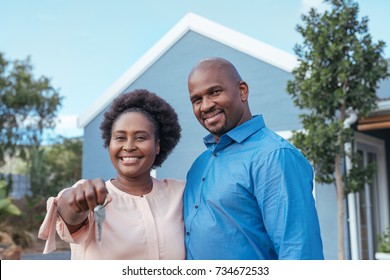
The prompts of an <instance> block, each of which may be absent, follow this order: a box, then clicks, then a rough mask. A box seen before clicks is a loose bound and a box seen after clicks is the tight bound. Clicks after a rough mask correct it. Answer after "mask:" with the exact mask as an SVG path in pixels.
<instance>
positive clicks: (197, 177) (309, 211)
mask: <svg viewBox="0 0 390 280" xmlns="http://www.w3.org/2000/svg"><path fill="white" fill-rule="evenodd" d="M204 142H205V144H206V146H207V148H208V149H207V150H206V151H205V152H204V153H202V154H201V155H200V156H199V157H198V158H197V159H196V161H195V162H194V164H193V165H192V167H191V169H190V170H189V172H188V174H187V183H186V188H185V193H184V222H185V230H186V237H185V244H186V250H187V258H188V259H237V260H238V259H323V253H322V241H321V236H320V227H319V222H318V217H317V212H316V207H315V201H314V198H313V194H312V189H313V168H312V166H311V165H310V164H309V162H308V161H307V160H306V159H305V157H303V155H302V154H301V153H300V152H299V151H298V150H297V149H296V148H295V147H294V146H292V145H291V144H290V143H288V142H287V141H285V140H284V139H283V138H281V137H280V136H278V135H277V134H276V133H274V132H273V131H271V130H270V129H268V128H267V127H266V126H265V124H264V120H263V117H262V116H261V115H259V116H256V117H254V118H253V119H251V120H249V121H247V122H245V123H243V124H241V125H240V126H238V127H236V128H234V129H232V130H231V131H229V132H228V133H226V134H224V135H222V136H221V137H220V140H219V142H218V143H216V142H215V140H214V137H213V135H211V134H209V135H208V136H206V137H205V138H204Z"/></svg>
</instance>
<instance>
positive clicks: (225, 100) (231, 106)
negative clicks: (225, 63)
mask: <svg viewBox="0 0 390 280" xmlns="http://www.w3.org/2000/svg"><path fill="white" fill-rule="evenodd" d="M188 89H189V92H190V100H191V103H192V108H193V111H194V114H195V116H196V118H197V119H198V121H199V123H200V124H201V125H202V126H203V127H204V128H206V129H207V130H208V131H209V132H210V133H212V134H214V136H216V139H217V140H218V139H219V137H220V136H221V135H223V134H225V133H226V132H228V131H229V130H231V129H233V128H235V127H236V126H238V125H239V124H241V123H242V122H244V121H245V120H244V119H243V117H244V113H245V106H246V104H245V103H246V101H247V96H248V88H247V86H246V83H245V82H243V81H239V80H238V79H237V78H236V77H234V75H231V73H229V71H228V70H227V69H224V68H223V67H222V66H218V65H214V64H211V63H210V64H208V65H203V66H202V67H200V68H199V69H197V70H195V71H194V72H193V73H192V74H191V76H190V78H189V80H188Z"/></svg>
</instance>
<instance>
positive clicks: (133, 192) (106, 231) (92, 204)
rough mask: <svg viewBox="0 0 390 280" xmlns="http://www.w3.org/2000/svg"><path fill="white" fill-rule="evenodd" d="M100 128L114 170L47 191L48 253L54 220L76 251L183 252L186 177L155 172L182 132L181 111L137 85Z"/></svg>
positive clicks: (145, 255) (155, 255)
mask: <svg viewBox="0 0 390 280" xmlns="http://www.w3.org/2000/svg"><path fill="white" fill-rule="evenodd" d="M100 128H101V130H102V138H103V140H104V146H105V147H106V148H108V150H109V154H110V159H111V162H112V164H113V166H114V167H115V169H116V171H117V175H116V177H115V178H112V179H110V180H108V181H106V182H103V181H102V180H101V179H98V178H97V179H94V180H80V181H78V182H76V184H74V186H73V187H70V188H67V189H64V190H63V191H61V192H60V193H59V195H58V196H57V197H51V198H49V199H48V202H47V204H48V205H47V209H48V213H47V215H46V217H45V220H44V222H43V224H42V226H41V228H40V232H39V237H40V238H41V239H45V240H47V241H46V247H45V250H44V253H48V252H50V251H53V250H55V245H54V244H55V234H56V230H55V228H56V224H57V233H58V235H59V236H60V237H61V238H62V239H63V240H65V241H67V242H69V243H70V246H71V258H72V259H184V257H185V250H184V235H183V233H184V228H183V216H182V195H183V189H184V182H182V181H179V180H174V179H165V180H158V179H155V178H153V177H151V175H150V172H151V169H152V168H153V167H158V166H161V164H162V163H163V162H164V161H165V159H166V158H167V157H168V155H169V154H170V153H171V152H172V150H173V149H174V147H175V146H176V145H177V143H178V141H179V139H180V136H181V128H180V125H179V122H178V118H177V115H176V112H175V111H174V109H173V108H172V107H171V106H170V105H169V104H168V103H167V102H165V101H164V100H163V99H161V98H160V97H158V96H157V95H156V94H154V93H151V92H149V91H147V90H135V91H133V92H129V93H125V94H122V95H121V96H119V97H117V98H116V99H115V100H114V101H113V103H112V105H111V107H110V108H109V110H108V111H107V112H106V113H105V115H104V120H103V122H102V124H101V127H100Z"/></svg>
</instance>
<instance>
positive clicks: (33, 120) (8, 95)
mask: <svg viewBox="0 0 390 280" xmlns="http://www.w3.org/2000/svg"><path fill="white" fill-rule="evenodd" d="M32 70H33V67H32V65H31V62H30V59H29V58H27V59H26V60H21V61H20V60H15V61H13V62H10V61H7V60H6V59H5V57H4V55H3V54H2V53H1V52H0V129H1V130H0V131H1V132H0V165H2V164H4V157H5V155H6V154H8V155H10V156H13V155H15V153H17V152H18V153H19V156H20V157H22V158H25V157H26V155H27V153H26V147H30V146H39V145H40V143H41V141H42V136H43V131H44V129H52V128H54V127H55V119H56V117H57V113H58V110H59V107H60V106H61V101H62V97H60V95H59V93H58V91H57V90H56V89H54V88H53V87H52V85H51V84H50V80H49V79H48V78H47V77H44V76H41V77H39V78H38V79H36V78H34V76H33V73H32Z"/></svg>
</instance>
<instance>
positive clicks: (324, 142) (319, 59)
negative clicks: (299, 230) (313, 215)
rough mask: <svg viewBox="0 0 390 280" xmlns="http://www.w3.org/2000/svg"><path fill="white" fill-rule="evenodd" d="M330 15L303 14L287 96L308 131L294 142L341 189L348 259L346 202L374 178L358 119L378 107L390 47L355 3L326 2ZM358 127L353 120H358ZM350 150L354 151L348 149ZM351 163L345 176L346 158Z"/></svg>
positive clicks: (321, 176) (320, 175)
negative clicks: (364, 160) (363, 155)
mask: <svg viewBox="0 0 390 280" xmlns="http://www.w3.org/2000/svg"><path fill="white" fill-rule="evenodd" d="M324 2H325V3H327V4H329V5H330V10H327V11H325V12H324V13H323V14H320V13H318V12H317V11H316V10H315V9H311V10H310V11H309V14H308V15H302V21H303V22H304V25H298V26H297V31H298V32H299V33H300V34H301V35H302V36H303V38H304V40H303V43H302V44H301V45H299V44H297V45H296V46H295V48H294V50H295V53H296V54H297V56H298V60H299V66H298V67H297V68H295V69H294V70H293V72H292V74H293V76H294V80H293V81H288V84H287V92H288V93H289V94H290V95H291V96H292V99H293V101H294V104H295V105H296V106H297V107H298V108H300V109H302V112H303V113H302V114H301V115H300V119H301V122H302V125H303V130H302V131H298V132H294V133H293V137H292V142H293V143H294V144H295V145H296V146H297V147H298V148H299V149H300V150H301V151H302V152H303V153H304V154H305V155H306V156H307V157H308V158H309V160H310V161H311V162H312V163H313V166H314V169H315V171H316V181H317V182H318V183H326V184H334V185H335V186H336V193H337V204H338V234H339V240H338V255H339V259H344V258H345V255H344V223H343V220H344V205H343V202H344V198H345V195H346V194H347V193H349V192H355V191H359V190H360V189H361V188H362V187H363V186H364V182H365V181H366V180H368V179H369V177H370V174H372V167H370V168H367V169H362V168H361V167H360V166H359V165H358V163H359V159H358V157H357V155H356V154H355V153H354V151H353V149H345V148H346V145H348V144H349V143H353V139H354V130H353V126H351V125H350V124H348V123H347V122H348V121H349V118H350V117H352V116H353V115H354V114H356V116H357V117H358V118H360V117H365V116H367V115H368V114H369V112H370V111H372V110H373V109H374V108H375V107H376V101H377V96H376V89H377V87H378V82H379V81H380V80H381V79H384V78H385V77H387V76H388V74H387V62H386V60H385V59H384V57H383V49H384V46H385V43H384V42H383V41H379V42H377V43H373V42H372V39H371V36H370V34H369V32H368V18H367V17H363V18H362V19H361V21H359V19H358V12H359V7H358V4H357V3H354V2H353V1H352V0H325V1H324ZM352 122H353V121H352ZM347 147H348V146H347ZM345 157H347V159H350V160H349V161H348V162H350V164H351V167H350V169H349V172H347V173H346V172H343V170H342V166H343V159H344V158H345Z"/></svg>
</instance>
